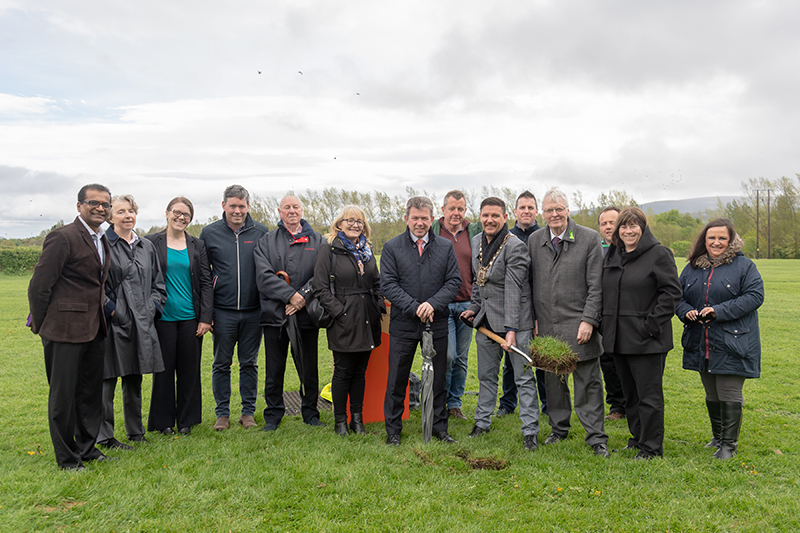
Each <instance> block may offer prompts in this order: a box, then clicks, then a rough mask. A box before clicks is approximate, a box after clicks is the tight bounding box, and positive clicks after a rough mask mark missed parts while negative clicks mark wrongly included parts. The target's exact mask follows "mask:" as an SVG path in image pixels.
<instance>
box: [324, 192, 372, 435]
mask: <svg viewBox="0 0 800 533" xmlns="http://www.w3.org/2000/svg"><path fill="white" fill-rule="evenodd" d="M369 234H370V228H369V223H368V222H367V219H366V217H365V215H364V212H363V211H362V210H361V209H360V208H359V207H356V206H354V205H348V206H345V207H343V208H342V211H341V212H340V213H339V215H338V216H337V217H336V219H335V220H334V221H333V224H331V231H330V233H329V234H328V235H326V237H327V239H328V243H329V246H323V247H322V248H321V249H320V251H319V253H318V254H317V259H316V262H315V264H314V281H313V282H312V287H313V288H314V296H315V297H316V298H317V299H318V300H319V302H320V304H321V305H322V307H323V308H324V309H325V310H326V311H327V312H328V313H330V315H331V316H333V317H335V320H334V323H333V325H331V326H330V327H329V328H328V348H329V349H330V350H331V351H332V352H333V379H332V381H331V394H332V396H333V415H334V420H335V422H336V423H335V425H334V428H333V429H334V431H335V432H336V433H337V434H338V435H341V436H346V435H347V433H348V430H347V399H348V397H349V398H350V415H351V416H350V428H351V429H352V430H353V431H354V432H356V433H359V434H363V433H364V432H365V431H364V423H363V418H362V408H363V405H364V387H365V384H366V382H365V379H364V374H365V373H366V371H367V365H368V364H369V355H370V353H371V352H372V350H373V349H374V348H376V347H377V346H379V345H380V343H381V313H385V312H386V306H385V304H384V302H383V295H382V293H381V290H380V286H381V283H380V274H379V273H378V265H377V261H376V260H375V257H374V256H373V254H372V246H371V245H370V243H369ZM331 273H333V277H334V279H333V281H331ZM331 286H332V287H333V291H331Z"/></svg>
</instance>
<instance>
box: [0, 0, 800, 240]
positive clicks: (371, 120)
mask: <svg viewBox="0 0 800 533" xmlns="http://www.w3.org/2000/svg"><path fill="white" fill-rule="evenodd" d="M799 25H800V2H768V1H737V0H725V1H721V0H704V1H702V2H697V1H696V0H692V1H688V0H673V1H670V2H642V1H613V0H610V1H602V2H600V1H596V0H582V1H578V0H554V1H531V0H529V1H525V2H487V1H475V0H453V1H446V0H444V1H443V0H436V1H430V0H423V1H415V0H403V1H402V2H401V1H387V0H384V1H380V2H375V1H367V0H363V1H361V0H340V1H336V2H331V1H319V2H311V1H302V0H291V1H286V2H281V1H274V0H272V1H268V2H267V1H258V0H248V1H239V0H231V1H228V2H220V1H213V2H211V1H204V0H193V1H191V2H188V1H169V2H164V1H163V0H159V1H151V0H139V1H137V2H130V1H126V2H119V1H109V0H103V1H98V0H81V1H79V2H64V1H63V0H57V1H56V0H24V1H17V0H0V185H2V191H3V198H4V200H5V201H4V204H5V205H6V208H5V209H3V210H2V212H0V236H7V237H22V236H29V235H32V234H38V233H39V232H40V231H41V230H42V229H44V228H47V227H49V226H51V225H52V224H53V223H55V222H56V221H57V220H59V219H64V220H71V219H72V218H73V217H74V216H75V214H76V209H75V203H76V199H75V194H76V192H77V190H78V189H79V188H80V186H81V185H83V184H85V183H90V182H100V183H103V184H106V185H108V186H109V187H110V188H111V190H112V192H113V193H115V194H124V193H130V194H133V195H134V196H135V197H136V199H137V201H138V202H139V205H140V213H139V226H140V227H149V226H150V225H154V224H159V223H161V222H162V221H163V213H164V208H165V206H166V203H167V201H168V200H169V199H170V198H172V197H173V196H176V195H179V194H180V195H186V196H188V197H189V198H191V199H192V200H193V201H194V202H195V206H196V217H197V218H198V219H200V220H206V219H207V218H208V217H209V216H211V215H215V214H219V213H220V202H221V198H220V196H221V193H222V190H223V189H224V188H225V186H227V185H229V184H232V183H240V184H242V185H244V186H246V187H248V188H249V189H250V191H251V193H255V194H258V195H260V196H280V195H282V194H283V193H284V192H285V191H286V190H288V189H294V190H296V191H298V192H302V191H304V190H306V189H322V188H323V187H337V188H344V189H358V190H362V191H369V190H373V189H379V190H382V191H387V192H389V193H392V194H397V193H403V192H404V188H405V187H406V186H407V185H410V186H412V187H415V188H417V189H426V190H428V191H430V192H436V193H438V194H439V195H442V194H443V193H444V192H446V191H447V190H450V189H453V188H461V189H472V190H474V191H475V192H479V191H480V188H481V187H482V186H483V185H505V186H508V187H512V188H514V189H518V190H521V189H523V188H529V189H531V190H532V191H533V192H534V193H535V194H536V195H537V197H538V196H540V195H541V193H542V192H544V191H545V190H546V189H547V188H549V187H551V186H560V187H561V188H562V189H563V190H564V191H565V192H567V193H568V194H569V195H571V194H572V193H574V192H575V191H578V190H580V191H581V192H582V193H583V195H584V198H588V199H593V198H595V197H596V196H597V195H598V194H599V193H600V192H601V191H603V190H605V189H618V190H625V191H627V192H629V193H631V194H632V195H633V196H634V197H635V198H636V199H637V200H638V201H639V202H640V203H642V202H650V201H656V200H669V199H679V198H689V197H700V196H717V195H732V194H739V193H740V183H741V182H742V181H744V180H746V179H749V178H753V177H765V178H770V179H774V178H779V177H780V176H794V175H795V173H797V172H800V164H798V146H800V142H798V141H799V139H798V133H797V132H798V131H800V127H799V126H800V120H799V119H800V116H799V115H800V107H799V106H798V104H797V101H798V94H800V69H798V65H800V58H799V57H798V55H800V31H798V29H797V28H798V26H799ZM259 71H261V73H260V74H259Z"/></svg>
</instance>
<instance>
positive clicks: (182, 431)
mask: <svg viewBox="0 0 800 533" xmlns="http://www.w3.org/2000/svg"><path fill="white" fill-rule="evenodd" d="M169 429H172V428H169ZM191 432H192V428H178V433H180V434H181V435H188V434H190V433H191Z"/></svg>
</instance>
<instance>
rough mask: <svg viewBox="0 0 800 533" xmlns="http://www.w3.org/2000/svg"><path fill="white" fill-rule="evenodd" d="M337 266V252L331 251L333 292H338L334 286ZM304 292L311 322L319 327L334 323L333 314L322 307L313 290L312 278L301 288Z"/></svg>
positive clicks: (331, 284)
mask: <svg viewBox="0 0 800 533" xmlns="http://www.w3.org/2000/svg"><path fill="white" fill-rule="evenodd" d="M335 266H336V254H335V253H333V252H331V274H330V276H329V278H330V281H329V283H330V290H331V294H334V295H335V294H336V292H335V291H334V288H333V282H334V280H335V279H336V278H335V276H334V275H333V269H334V267H335ZM301 290H302V291H303V294H305V295H306V296H305V297H306V312H307V313H308V318H309V320H311V323H312V324H314V326H315V327H318V328H325V329H327V328H329V327H331V326H332V325H333V317H332V316H331V314H330V313H329V312H328V311H327V310H326V309H325V308H324V307H322V304H321V303H319V300H318V299H317V298H315V297H314V294H313V292H312V291H311V280H309V282H308V283H306V285H305V286H304V287H303V288H302V289H301Z"/></svg>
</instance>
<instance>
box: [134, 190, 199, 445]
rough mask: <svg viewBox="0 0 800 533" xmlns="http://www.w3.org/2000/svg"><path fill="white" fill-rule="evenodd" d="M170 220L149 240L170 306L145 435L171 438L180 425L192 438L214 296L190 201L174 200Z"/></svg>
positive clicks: (162, 322) (163, 324) (169, 207)
mask: <svg viewBox="0 0 800 533" xmlns="http://www.w3.org/2000/svg"><path fill="white" fill-rule="evenodd" d="M166 216H167V229H165V230H164V231H161V232H159V233H154V234H152V235H148V236H147V239H149V240H150V241H152V243H153V244H154V245H155V249H156V253H157V254H158V260H159V263H160V264H161V269H162V271H163V272H164V277H165V279H166V287H167V305H166V306H165V307H164V314H163V316H162V317H161V319H160V320H159V321H158V322H156V329H157V330H158V338H159V341H160V342H161V351H162V353H163V356H164V371H163V372H158V373H156V374H154V375H153V395H152V399H151V401H150V417H149V419H148V421H147V430H148V431H160V432H161V433H163V434H164V435H171V434H173V433H175V430H174V429H173V427H174V426H176V425H177V428H178V432H179V433H181V434H183V435H188V434H189V433H190V432H191V430H192V426H194V425H196V424H199V423H200V422H201V418H202V397H201V390H200V356H201V353H202V350H203V335H205V334H206V333H208V332H209V331H211V317H212V310H213V298H214V293H213V289H212V285H211V270H210V269H209V266H208V256H207V255H206V247H205V244H203V241H201V240H200V239H197V238H195V237H193V236H192V235H189V234H188V233H187V232H186V227H187V226H188V225H189V223H190V222H191V221H192V218H193V216H194V206H193V205H192V202H191V201H189V199H188V198H184V197H182V196H179V197H177V198H173V199H172V200H170V202H169V204H168V205H167V212H166ZM176 378H177V391H176Z"/></svg>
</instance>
